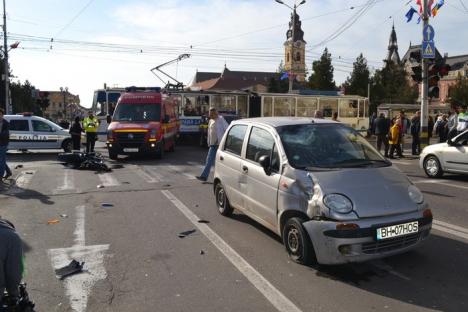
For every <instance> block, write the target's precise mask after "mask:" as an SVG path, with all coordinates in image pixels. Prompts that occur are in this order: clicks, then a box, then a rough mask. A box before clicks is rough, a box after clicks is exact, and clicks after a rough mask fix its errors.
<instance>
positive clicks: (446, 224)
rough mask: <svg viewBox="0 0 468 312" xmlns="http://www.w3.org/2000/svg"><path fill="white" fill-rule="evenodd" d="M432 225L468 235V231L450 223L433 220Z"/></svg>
mask: <svg viewBox="0 0 468 312" xmlns="http://www.w3.org/2000/svg"><path fill="white" fill-rule="evenodd" d="M432 223H433V224H437V225H440V226H443V227H446V228H449V229H451V230H455V231H459V232H462V233H465V234H468V229H466V228H463V227H461V226H457V225H454V224H450V223H447V222H443V221H439V220H433V221H432Z"/></svg>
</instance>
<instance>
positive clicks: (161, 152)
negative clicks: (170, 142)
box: [156, 141, 166, 159]
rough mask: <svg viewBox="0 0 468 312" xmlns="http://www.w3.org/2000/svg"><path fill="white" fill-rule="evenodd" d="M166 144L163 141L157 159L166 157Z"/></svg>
mask: <svg viewBox="0 0 468 312" xmlns="http://www.w3.org/2000/svg"><path fill="white" fill-rule="evenodd" d="M165 146H166V143H165V142H164V141H161V146H160V147H159V149H158V150H157V151H156V158H157V159H161V158H163V157H164V149H165Z"/></svg>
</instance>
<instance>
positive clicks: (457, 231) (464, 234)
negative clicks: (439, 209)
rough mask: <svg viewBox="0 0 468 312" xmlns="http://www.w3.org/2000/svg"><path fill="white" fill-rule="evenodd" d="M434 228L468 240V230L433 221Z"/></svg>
mask: <svg viewBox="0 0 468 312" xmlns="http://www.w3.org/2000/svg"><path fill="white" fill-rule="evenodd" d="M432 228H433V229H434V230H437V231H440V232H444V233H447V234H450V235H453V236H457V237H459V238H463V239H466V240H468V229H465V228H462V227H459V226H456V225H453V224H450V223H446V222H442V221H438V220H433V221H432Z"/></svg>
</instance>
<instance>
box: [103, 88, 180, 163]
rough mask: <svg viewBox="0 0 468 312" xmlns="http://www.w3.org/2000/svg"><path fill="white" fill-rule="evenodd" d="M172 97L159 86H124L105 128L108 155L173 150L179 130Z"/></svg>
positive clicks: (113, 156) (114, 157)
mask: <svg viewBox="0 0 468 312" xmlns="http://www.w3.org/2000/svg"><path fill="white" fill-rule="evenodd" d="M176 112H177V107H176V102H175V100H174V98H172V97H171V96H170V95H169V94H166V93H164V92H161V89H160V88H137V87H130V88H126V92H125V93H123V94H122V95H121V96H120V98H119V101H118V102H117V106H116V108H115V111H114V114H113V116H112V120H111V122H110V124H109V127H108V128H107V148H108V151H109V158H111V159H117V157H118V155H130V154H152V155H154V156H155V157H157V158H162V157H163V155H164V152H166V151H174V149H175V144H176V139H177V136H178V133H179V125H178V120H177V115H176Z"/></svg>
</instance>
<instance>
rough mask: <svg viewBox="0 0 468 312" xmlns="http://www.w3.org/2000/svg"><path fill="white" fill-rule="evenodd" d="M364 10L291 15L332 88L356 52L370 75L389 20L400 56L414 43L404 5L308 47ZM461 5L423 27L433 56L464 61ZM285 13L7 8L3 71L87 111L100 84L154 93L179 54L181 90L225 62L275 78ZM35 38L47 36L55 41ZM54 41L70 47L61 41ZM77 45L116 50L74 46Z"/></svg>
mask: <svg viewBox="0 0 468 312" xmlns="http://www.w3.org/2000/svg"><path fill="white" fill-rule="evenodd" d="M284 1H285V2H286V3H289V4H293V3H294V2H293V0H284ZM366 2H367V0H308V1H307V2H306V4H305V5H303V6H301V7H300V9H299V11H298V12H299V14H300V16H301V19H302V20H303V22H302V26H303V30H304V32H305V40H306V41H307V43H308V49H310V48H312V47H313V49H312V50H311V51H309V52H308V53H307V65H308V67H309V68H310V67H311V63H312V61H313V60H315V59H317V58H318V56H319V55H320V53H321V52H322V51H323V48H324V47H325V46H327V47H328V48H329V50H330V52H331V53H332V56H333V57H334V59H335V63H334V65H335V66H336V71H335V80H336V81H337V82H338V83H341V82H343V81H344V80H345V79H346V77H347V76H348V74H349V72H350V71H351V68H352V60H353V59H355V58H356V56H357V55H358V54H359V53H361V52H362V53H363V54H364V56H366V57H367V58H368V59H369V64H370V65H372V66H373V67H374V68H379V67H380V66H381V64H382V62H381V61H382V59H383V58H384V57H385V55H386V49H387V45H388V37H389V34H390V31H391V26H392V22H394V23H395V28H396V31H397V35H398V42H399V52H400V55H401V56H403V54H404V53H405V51H406V49H407V48H408V46H409V42H410V41H412V42H413V43H417V42H419V41H420V40H421V39H420V37H421V28H420V25H416V23H415V21H413V22H411V23H406V20H405V17H404V15H405V13H406V11H408V9H409V6H410V5H412V6H413V7H415V8H416V5H415V4H414V2H415V1H411V3H410V4H408V5H407V3H408V0H377V1H376V3H375V4H374V5H373V6H372V7H371V8H370V9H369V10H368V11H367V12H365V14H363V15H362V16H361V17H360V18H359V19H358V20H357V21H356V22H355V23H354V24H353V25H352V26H351V27H350V28H348V29H347V30H346V31H345V32H343V33H342V34H341V35H340V36H338V37H337V38H336V39H334V40H332V41H330V42H327V43H326V44H325V45H320V46H317V47H314V45H317V44H318V43H320V42H321V41H323V39H324V38H326V37H327V36H329V35H330V34H331V33H332V32H334V31H335V30H336V29H338V28H339V27H340V26H342V25H343V24H344V23H345V22H346V21H347V20H349V19H350V18H351V17H352V16H353V14H356V12H357V11H358V9H360V8H362V5H364V4H365V3H366ZM461 2H463V3H464V4H465V5H466V6H467V7H468V0H461V1H460V0H445V3H446V4H445V6H444V7H443V8H442V9H441V10H440V12H439V15H438V16H437V17H436V18H434V19H432V20H431V23H432V24H433V26H434V28H435V30H436V37H435V41H436V46H437V48H438V49H439V51H440V52H441V53H442V54H443V53H445V52H447V53H449V55H458V54H468V41H467V40H466V38H468V11H464V8H463V6H462V4H461ZM88 3H89V6H88V7H86V9H84V10H83V8H84V7H85V6H86V5H87V4H88ZM350 7H355V9H353V10H351V9H349V8H350ZM81 10H83V11H82V13H81V14H80V15H79V16H78V17H77V18H76V19H75V20H74V21H73V22H72V23H71V24H70V22H71V21H72V20H73V18H74V17H75V16H76V15H77V14H78V13H79V12H80V11H81ZM289 14H290V12H289V11H288V9H287V8H286V7H284V6H282V5H279V4H277V3H276V2H275V1H274V0H253V1H247V0H216V1H208V0H202V1H195V0H184V1H177V0H158V1H156V0H152V1H151V0H146V1H145V0H139V1H137V0H133V1H130V0H94V1H91V0H41V1H39V0H14V1H12V0H7V16H8V20H7V22H8V32H9V35H10V36H11V40H10V43H12V42H14V41H15V38H20V39H21V40H20V41H21V44H20V48H19V49H16V50H13V51H11V53H10V64H11V68H12V70H13V73H14V75H15V76H16V77H17V79H19V80H21V81H24V80H26V79H27V80H29V81H30V82H31V83H32V84H33V85H35V86H36V87H37V88H39V89H41V90H58V89H59V88H60V87H65V86H67V87H68V88H69V90H70V92H72V93H74V94H79V95H80V98H81V100H82V104H83V105H84V106H90V105H91V101H92V94H93V90H95V89H98V88H101V87H102V85H103V84H104V83H107V84H108V85H110V86H112V85H118V86H128V85H146V86H149V85H153V86H154V85H161V82H160V81H159V80H157V78H156V77H155V76H153V75H152V74H151V73H150V71H149V69H150V68H152V67H154V66H156V65H158V64H161V63H163V62H166V61H168V60H170V59H172V58H175V57H177V55H179V54H180V53H182V52H186V53H192V54H193V56H192V57H191V58H190V59H188V60H184V61H183V62H181V63H179V64H178V65H172V66H170V67H167V68H166V69H167V71H168V72H169V73H171V74H172V75H174V76H177V78H178V79H179V80H182V81H183V82H185V83H189V82H190V80H191V79H192V77H193V76H194V73H195V71H196V70H197V69H198V70H199V71H217V72H219V71H221V70H222V68H223V67H224V64H225V63H226V64H227V66H228V68H229V69H231V70H256V71H275V70H276V68H277V67H278V64H279V63H280V61H281V60H282V58H283V57H282V54H283V43H284V40H285V33H286V30H287V23H288V21H289ZM320 15H323V16H321V17H320ZM389 16H392V17H393V19H392V18H389ZM66 25H69V26H67V27H66V28H65V29H63V28H64V26H66ZM62 29H63V30H62ZM25 36H33V38H32V40H27V38H26V37H25ZM38 37H43V38H54V42H50V40H49V42H48V40H47V39H43V40H42V41H40V40H38V39H39V38H38ZM63 40H69V41H71V42H72V43H65V44H64V43H60V41H63ZM77 41H81V42H82V41H86V42H99V43H111V44H115V45H113V46H112V48H109V47H103V46H102V45H100V46H96V45H95V44H92V45H90V44H86V43H81V44H80V45H78V44H76V42H77ZM123 45H125V46H123ZM127 45H132V46H131V47H132V49H130V50H129V49H127V48H128V46H127ZM190 46H192V48H191V47H190ZM51 47H52V49H50V48H51ZM140 48H141V49H140ZM140 50H141V51H140Z"/></svg>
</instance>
